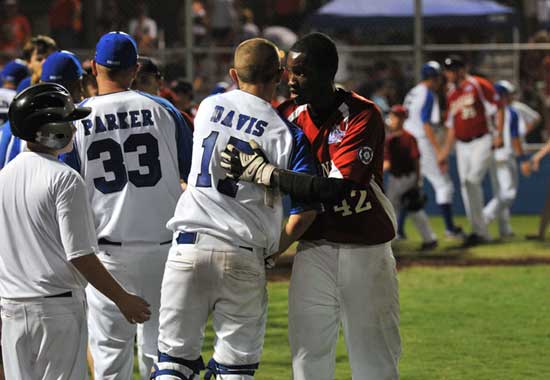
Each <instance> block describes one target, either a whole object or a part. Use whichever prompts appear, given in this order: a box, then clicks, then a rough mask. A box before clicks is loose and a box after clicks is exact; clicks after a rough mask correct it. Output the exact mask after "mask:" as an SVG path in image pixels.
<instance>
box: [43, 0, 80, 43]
mask: <svg viewBox="0 0 550 380" xmlns="http://www.w3.org/2000/svg"><path fill="white" fill-rule="evenodd" d="M48 17H49V22H50V30H51V32H52V36H53V38H55V39H56V41H57V42H58V43H59V46H61V48H63V49H69V48H74V47H77V46H78V42H79V41H78V35H79V33H80V32H81V31H82V5H81V3H80V0H55V1H54V2H53V3H52V5H51V7H50V11H49V15H48Z"/></svg>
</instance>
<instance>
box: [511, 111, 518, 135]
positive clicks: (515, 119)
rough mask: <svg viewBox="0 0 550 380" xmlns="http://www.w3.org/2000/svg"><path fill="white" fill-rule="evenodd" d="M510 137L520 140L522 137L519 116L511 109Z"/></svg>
mask: <svg viewBox="0 0 550 380" xmlns="http://www.w3.org/2000/svg"><path fill="white" fill-rule="evenodd" d="M510 135H511V136H512V138H518V137H519V136H520V128H519V116H518V113H517V112H516V111H515V110H513V109H510Z"/></svg>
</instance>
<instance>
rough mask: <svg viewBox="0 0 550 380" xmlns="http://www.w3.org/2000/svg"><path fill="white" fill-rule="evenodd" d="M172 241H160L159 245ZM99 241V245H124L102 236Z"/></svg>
mask: <svg viewBox="0 0 550 380" xmlns="http://www.w3.org/2000/svg"><path fill="white" fill-rule="evenodd" d="M171 242H172V240H168V241H164V242H162V243H159V245H165V244H170V243H171ZM97 243H98V244H99V245H116V246H118V247H120V246H122V243H120V242H118V241H110V240H107V239H105V238H101V239H99V240H98V241H97Z"/></svg>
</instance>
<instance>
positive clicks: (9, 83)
mask: <svg viewBox="0 0 550 380" xmlns="http://www.w3.org/2000/svg"><path fill="white" fill-rule="evenodd" d="M28 73H29V70H28V69H27V65H26V64H25V61H23V60H21V59H16V60H13V61H10V62H8V63H7V64H6V66H4V68H3V69H2V71H1V72H0V82H1V83H2V87H0V126H1V125H2V124H4V123H5V122H6V121H8V109H9V107H10V104H11V101H12V99H13V98H14V96H15V94H16V91H15V89H16V88H17V85H18V84H19V82H20V81H21V80H22V79H23V78H25V77H26V76H27V75H28ZM1 133H2V132H0V135H1Z"/></svg>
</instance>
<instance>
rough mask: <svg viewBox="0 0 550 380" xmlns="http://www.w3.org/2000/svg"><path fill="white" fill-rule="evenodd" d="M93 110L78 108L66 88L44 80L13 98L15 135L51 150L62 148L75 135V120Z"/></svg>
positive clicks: (11, 124)
mask: <svg viewBox="0 0 550 380" xmlns="http://www.w3.org/2000/svg"><path fill="white" fill-rule="evenodd" d="M90 112H91V108H88V107H76V106H75V105H74V103H73V99H72V98H71V94H69V91H67V90H66V89H65V87H63V86H61V85H59V84H57V83H40V84H37V85H34V86H31V87H29V88H27V89H25V90H23V91H22V92H20V93H19V94H17V95H16V96H15V98H13V101H12V103H11V105H10V109H9V111H8V117H9V121H10V127H11V130H12V133H13V134H14V135H15V136H17V137H19V138H20V139H22V140H25V141H30V142H34V143H37V144H40V145H43V146H45V147H48V148H50V149H61V148H63V147H65V146H66V145H67V144H68V143H69V142H70V141H71V138H72V136H73V126H72V121H74V120H79V119H82V118H84V117H86V116H87V115H89V114H90Z"/></svg>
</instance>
